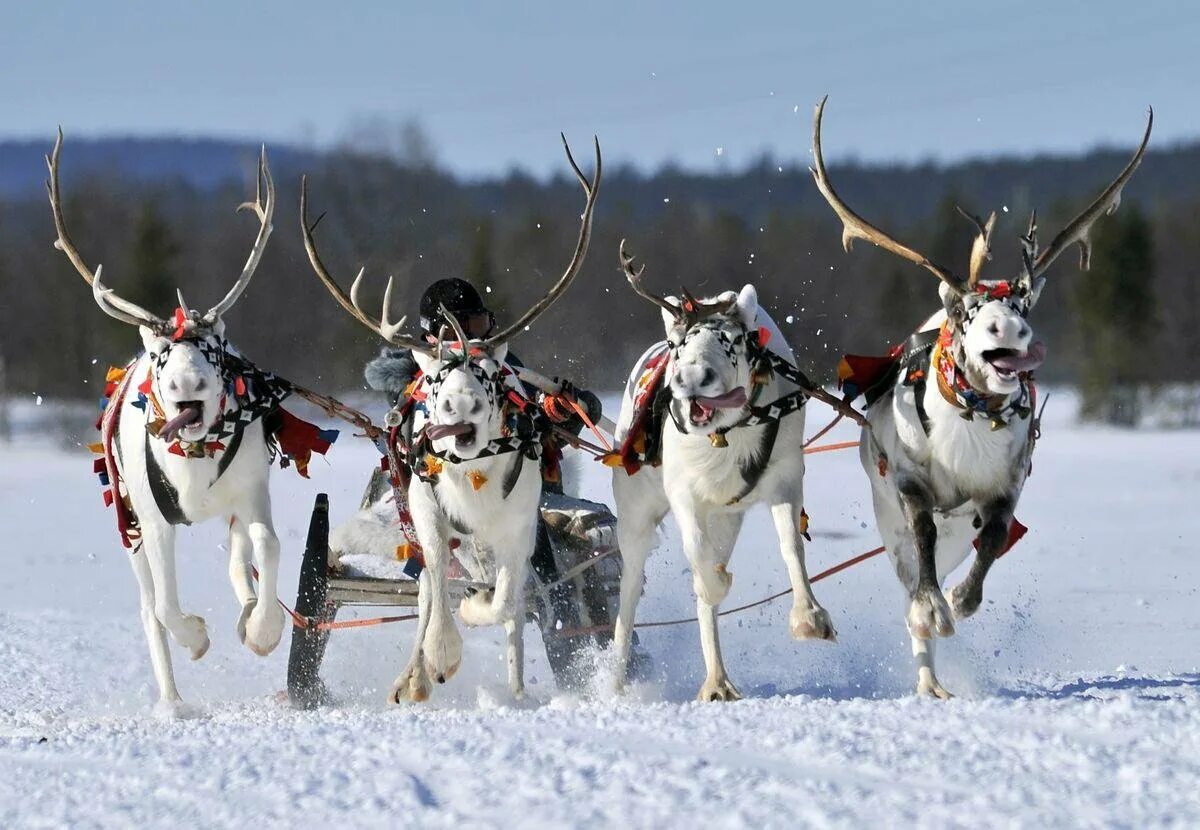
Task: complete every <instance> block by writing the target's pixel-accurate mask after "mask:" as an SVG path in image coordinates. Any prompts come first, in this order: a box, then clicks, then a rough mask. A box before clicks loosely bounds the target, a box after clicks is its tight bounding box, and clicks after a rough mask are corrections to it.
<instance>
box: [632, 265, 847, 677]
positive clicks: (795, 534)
mask: <svg viewBox="0 0 1200 830" xmlns="http://www.w3.org/2000/svg"><path fill="white" fill-rule="evenodd" d="M734 296H736V297H737V304H736V306H735V307H734V308H733V309H731V311H730V312H729V314H728V319H730V320H731V321H739V322H741V323H742V324H743V325H744V326H745V327H746V328H747V329H748V330H749V332H750V336H754V335H755V333H756V332H757V330H758V328H759V327H760V326H765V327H766V328H767V329H768V331H769V332H771V339H770V342H769V343H768V348H770V349H771V350H772V351H774V352H775V353H776V354H779V355H780V356H782V357H784V358H785V359H787V360H789V361H793V362H794V360H795V357H794V355H793V354H792V351H791V349H790V348H789V347H788V345H787V343H786V342H784V340H783V337H782V335H781V334H780V333H779V329H778V327H777V326H776V325H775V323H774V321H772V320H771V319H770V317H769V315H767V313H766V312H765V311H763V310H762V309H760V308H759V307H758V300H757V295H756V293H755V290H754V288H753V286H750V285H747V286H745V287H744V288H743V289H742V291H741V292H740V293H738V294H737V295H734V294H733V293H732V292H726V294H724V295H721V297H722V298H723V299H732V298H733V297H734ZM664 323H665V325H666V329H667V334H668V337H669V338H670V337H676V336H678V335H679V334H680V332H679V331H678V330H676V327H675V321H674V320H673V319H672V318H671V317H670V316H669V315H664ZM664 348H665V344H663V343H660V344H657V345H656V346H654V347H652V348H651V349H650V350H648V351H647V352H646V355H644V356H643V359H642V361H639V363H638V365H636V366H635V367H634V370H633V372H632V374H631V375H630V380H629V383H628V385H627V386H626V389H625V395H624V398H623V400H622V405H621V415H620V417H619V419H618V428H617V432H618V434H617V436H616V438H617V440H618V441H620V440H622V439H623V438H624V436H625V434H626V433H627V432H628V429H629V426H630V423H631V421H632V417H633V396H634V392H635V389H636V383H637V380H638V378H639V377H640V376H641V373H642V369H643V366H644V363H645V361H646V360H647V359H649V357H650V356H652V355H653V354H655V353H659V352H661V351H662V349H664ZM706 369H707V370H709V373H708V374H706V373H705V370H706ZM664 382H666V383H669V384H670V385H671V389H672V393H673V395H675V396H677V397H679V398H682V397H686V396H687V395H690V394H706V395H712V396H716V395H719V394H721V393H723V392H727V391H729V390H731V389H735V388H736V387H738V386H743V387H745V388H747V389H749V384H750V366H749V365H748V363H747V361H746V359H745V356H744V352H742V356H741V357H740V359H739V361H738V365H737V366H731V365H730V361H729V359H728V358H727V357H726V354H725V352H724V350H723V349H722V348H721V346H720V344H719V342H718V341H717V338H716V337H715V336H714V335H712V334H711V333H709V332H704V331H697V332H694V333H693V334H692V335H691V336H690V337H688V339H687V342H686V344H685V345H684V346H683V348H682V349H681V350H680V352H679V354H678V356H677V359H676V360H675V361H673V362H672V366H671V368H670V369H669V370H668V374H667V376H666V378H665V379H664ZM793 389H794V387H792V386H791V385H790V384H788V383H787V382H785V381H781V380H780V379H779V378H775V379H774V380H773V381H772V382H771V383H770V384H769V385H768V386H767V387H766V388H765V389H764V390H763V391H762V393H761V396H760V399H759V403H768V402H770V401H773V400H775V399H776V398H779V397H781V396H782V395H784V394H786V393H787V392H790V391H792V390H793ZM681 409H682V411H683V417H685V418H686V417H687V415H688V412H687V409H686V407H681ZM743 414H744V410H736V411H728V412H718V413H717V415H716V416H715V417H714V419H713V421H712V422H711V423H710V424H707V425H705V426H703V427H695V425H694V424H691V423H690V422H689V425H688V426H689V428H688V433H687V434H685V433H683V432H680V431H679V430H678V429H677V428H676V427H675V425H674V424H672V423H670V422H669V421H668V422H667V423H666V424H665V425H664V427H663V430H664V441H663V463H662V466H661V467H660V468H652V467H649V466H647V467H643V468H642V469H641V470H640V471H639V472H637V473H636V474H635V475H632V476H630V475H628V474H626V472H625V471H624V470H623V469H621V468H617V469H615V470H614V472H613V492H614V495H615V497H616V504H617V515H618V518H619V522H618V524H617V534H618V539H619V543H620V548H621V556H622V559H623V561H624V570H623V572H622V575H621V604H620V612H619V614H618V616H617V624H616V631H615V635H614V648H615V650H616V657H617V671H616V676H617V678H618V684H622V683H623V680H624V677H625V671H626V666H627V664H628V660H629V650H630V644H631V637H632V626H633V622H634V618H635V614H636V611H637V603H638V599H639V598H640V596H641V591H642V581H643V578H644V574H645V565H646V558H647V557H648V556H649V553H650V550H651V548H652V547H653V546H654V542H655V528H656V527H657V525H658V523H659V522H661V521H662V519H663V518H664V517H665V515H666V513H667V511H668V510H670V511H671V512H673V513H674V516H675V519H676V521H677V522H678V524H679V527H680V530H681V532H682V535H683V546H684V552H685V553H686V555H687V558H688V562H689V564H690V565H691V569H692V589H693V591H694V592H695V594H696V613H697V617H699V620H700V638H701V645H702V648H703V653H704V663H705V668H706V672H707V676H706V678H705V681H704V684H703V686H702V687H701V689H700V693H699V695H698V697H699V698H700V699H701V700H734V699H737V698H738V697H740V694H739V693H738V690H737V688H736V687H735V686H734V685H733V683H732V682H731V681H730V679H729V676H728V674H727V673H726V670H725V666H724V662H723V660H722V657H721V649H720V642H719V639H718V635H717V613H718V609H719V606H720V604H721V601H722V600H724V598H725V596H726V594H727V593H728V592H729V588H730V585H731V584H732V582H733V574H732V573H731V572H730V570H729V567H728V565H729V559H730V555H731V553H732V551H733V546H734V543H735V542H736V540H737V535H738V531H739V530H740V528H741V524H742V517H743V514H744V513H745V511H746V509H747V508H749V507H750V506H751V505H752V504H755V503H757V502H764V503H766V504H767V505H769V506H770V508H771V515H772V518H773V519H774V522H775V528H776V531H777V533H778V535H779V542H780V549H781V553H782V555H783V560H784V563H785V564H786V566H787V569H788V576H789V579H790V581H791V584H792V588H793V591H794V605H793V607H792V611H791V617H790V622H791V630H792V634H793V636H795V637H797V638H808V637H819V638H824V639H833V638H834V636H835V632H834V630H833V626H832V625H831V624H830V621H829V615H828V614H827V612H826V611H825V609H823V608H822V607H821V606H820V604H819V603H818V602H817V600H816V598H815V597H814V596H813V593H812V588H811V587H810V585H809V581H808V574H807V571H806V570H805V563H804V538H803V537H802V536H801V534H800V529H801V528H800V511H801V509H802V507H803V505H804V487H803V481H804V455H803V452H802V449H801V447H802V445H803V443H804V410H800V411H799V412H796V413H793V414H791V415H788V416H786V417H785V418H784V419H783V421H782V422H781V425H780V429H779V434H778V437H777V440H776V442H775V447H774V452H773V454H772V457H771V460H770V463H769V465H768V466H767V469H766V471H765V472H764V474H763V476H762V478H761V479H760V480H759V481H758V483H757V485H756V486H755V488H754V490H753V491H752V492H751V493H749V494H748V495H747V496H746V497H744V498H743V499H742V500H741V501H740V502H738V503H737V504H735V505H729V504H728V502H729V501H730V500H731V499H732V498H734V497H736V496H737V495H738V494H739V493H740V492H741V490H742V489H743V486H744V481H743V479H742V476H741V474H740V471H739V462H740V461H742V460H743V459H746V458H748V457H749V456H751V455H752V454H753V453H755V452H757V450H758V448H759V446H760V443H759V442H760V435H761V430H763V429H764V427H744V428H736V429H732V430H730V431H729V433H728V434H727V439H728V442H729V446H728V447H725V448H716V447H713V446H712V444H711V442H710V440H709V438H708V437H707V434H708V433H709V432H711V431H712V430H713V429H715V428H717V427H719V426H722V425H725V424H732V423H735V422H737V421H738V420H740V419H741V417H742V415H743Z"/></svg>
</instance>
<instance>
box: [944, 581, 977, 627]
mask: <svg viewBox="0 0 1200 830" xmlns="http://www.w3.org/2000/svg"><path fill="white" fill-rule="evenodd" d="M982 604H983V589H982V587H976V588H975V589H974V590H972V589H971V588H968V587H966V586H965V583H964V584H962V585H956V586H954V590H953V591H951V592H950V608H951V610H953V611H954V619H956V620H965V619H966V618H967V617H969V616H971V615H972V614H974V613H975V612H976V611H978V610H979V606H980V605H982Z"/></svg>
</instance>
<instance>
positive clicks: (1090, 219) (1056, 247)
mask: <svg viewBox="0 0 1200 830" xmlns="http://www.w3.org/2000/svg"><path fill="white" fill-rule="evenodd" d="M1153 129H1154V108H1153V107H1151V108H1150V114H1149V116H1148V117H1147V119H1146V132H1145V134H1144V135H1143V136H1142V143H1141V144H1140V145H1139V146H1138V148H1137V150H1136V151H1135V152H1134V154H1133V158H1131V159H1130V160H1129V163H1128V164H1126V165H1125V169H1124V170H1122V171H1121V172H1120V174H1118V176H1117V177H1116V178H1115V179H1114V180H1113V181H1112V183H1111V184H1110V185H1109V186H1108V187H1106V188H1104V190H1103V191H1102V192H1101V193H1100V195H1099V196H1097V197H1096V200H1095V201H1093V202H1092V203H1091V204H1090V205H1088V206H1087V208H1086V209H1085V210H1084V211H1083V213H1081V214H1079V215H1078V216H1076V217H1075V218H1074V219H1072V220H1071V222H1070V223H1069V224H1068V225H1067V226H1066V227H1065V228H1063V229H1062V231H1061V232H1060V233H1059V234H1058V236H1056V237H1054V239H1053V240H1051V242H1050V245H1049V246H1047V247H1046V249H1045V250H1044V251H1042V252H1041V253H1040V254H1039V255H1038V256H1037V259H1036V260H1035V261H1034V263H1033V271H1032V273H1031V274H1030V278H1031V279H1037V278H1038V277H1040V276H1041V275H1042V274H1043V273H1045V271H1046V269H1048V268H1049V267H1050V265H1051V264H1052V263H1053V262H1054V260H1056V259H1058V256H1059V254H1061V253H1062V252H1063V251H1065V250H1066V249H1067V248H1069V247H1071V246H1072V245H1074V244H1076V243H1078V244H1079V268H1080V270H1083V271H1086V270H1088V266H1089V265H1091V258H1092V241H1091V238H1090V235H1091V232H1092V226H1093V225H1094V224H1096V220H1098V219H1099V218H1100V217H1101V216H1103V215H1105V214H1110V213H1114V212H1115V211H1116V209H1117V208H1118V207H1119V206H1120V204H1121V191H1122V189H1124V187H1125V185H1126V184H1127V183H1128V182H1129V179H1130V177H1132V176H1133V173H1134V171H1135V170H1137V169H1138V165H1139V164H1141V163H1142V156H1144V155H1146V146H1147V145H1148V144H1149V143H1150V131H1151V130H1153ZM1031 230H1036V227H1034V228H1031Z"/></svg>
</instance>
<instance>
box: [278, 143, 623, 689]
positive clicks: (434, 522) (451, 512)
mask: <svg viewBox="0 0 1200 830" xmlns="http://www.w3.org/2000/svg"><path fill="white" fill-rule="evenodd" d="M594 143H595V151H596V170H595V174H594V178H593V179H592V181H591V182H589V181H588V179H587V177H585V176H584V175H583V172H582V171H581V170H580V169H579V166H578V165H577V164H576V163H575V159H574V158H573V157H572V155H571V149H570V147H569V146H568V145H567V141H566V137H565V136H564V137H563V147H564V148H565V149H566V153H567V161H568V162H569V163H570V165H571V169H572V170H573V171H574V173H575V177H576V178H577V179H578V180H579V184H580V185H581V186H582V188H583V192H584V195H585V197H586V202H585V204H584V208H583V214H582V215H581V218H580V228H579V238H578V241H577V242H576V245H575V252H574V254H573V255H572V256H571V260H570V263H569V264H568V265H567V268H566V270H565V271H563V273H562V276H561V277H559V279H558V281H557V282H556V283H555V284H554V286H553V287H552V288H551V289H550V292H549V293H548V294H546V295H545V296H544V297H542V298H541V299H540V300H538V301H537V302H536V303H534V305H533V306H531V307H530V308H529V309H528V310H527V311H526V312H525V313H524V314H522V315H521V316H520V318H518V319H517V321H516V322H514V323H513V324H512V325H510V326H508V327H507V328H505V329H503V330H502V331H500V332H499V333H497V334H494V335H491V336H488V337H487V338H485V339H470V338H468V337H467V335H466V334H465V333H464V332H463V331H462V330H461V329H460V328H459V327H458V326H457V323H456V322H455V323H454V330H453V332H446V331H443V333H442V338H441V339H440V340H439V341H438V343H437V344H436V345H435V344H434V343H431V342H428V341H426V340H424V339H422V338H419V337H413V336H410V335H407V334H404V333H402V331H401V330H402V328H403V326H404V324H405V321H406V320H407V318H406V317H402V318H401V319H400V320H399V321H398V322H396V323H392V322H391V321H390V319H389V309H390V308H391V299H392V282H393V281H392V278H391V277H389V278H388V282H387V287H386V289H385V290H384V295H383V310H382V314H381V316H380V318H379V319H376V318H375V317H374V316H372V315H371V314H369V313H368V312H366V311H364V310H363V308H362V306H361V304H360V302H359V296H358V292H359V288H360V284H361V282H362V279H363V273H364V271H365V269H360V270H359V272H358V276H357V277H355V279H354V282H353V283H352V285H351V288H350V294H349V296H347V295H346V293H345V292H344V291H343V290H342V289H341V288H340V287H339V284H338V282H337V281H336V280H335V279H333V277H332V276H330V274H329V271H328V269H326V267H325V265H324V264H323V263H322V261H321V258H320V256H319V255H318V253H317V248H316V242H315V241H314V239H313V228H314V227H315V223H314V224H309V222H308V184H307V181H306V180H305V181H303V182H302V185H301V196H300V215H301V228H302V231H303V234H304V244H305V249H306V250H307V251H308V256H309V260H310V262H311V264H312V267H313V270H314V271H315V272H316V275H317V277H318V278H319V279H320V280H321V282H322V283H323V284H324V285H325V287H326V288H327V289H328V290H329V291H330V293H331V294H332V295H333V297H334V299H335V300H337V302H338V304H339V305H341V306H342V308H344V309H345V310H346V311H348V312H349V313H350V314H351V315H352V316H353V317H354V318H355V319H356V320H358V321H359V322H360V323H363V324H364V325H365V326H367V328H369V329H371V330H372V331H374V332H375V333H376V334H378V335H379V336H380V337H382V338H383V339H384V340H385V341H387V342H388V343H391V344H392V345H395V346H401V347H404V348H408V349H411V350H412V353H413V357H414V358H415V359H416V361H417V364H418V366H419V367H420V370H421V380H420V386H419V388H418V389H417V390H416V394H417V396H418V397H421V398H423V401H424V403H423V406H422V407H420V408H419V409H423V410H424V411H423V412H418V414H419V415H422V416H423V422H418V423H414V424H413V428H414V435H415V436H416V437H415V439H414V440H413V442H412V445H411V447H410V448H409V452H408V458H407V462H408V464H409V466H410V470H409V472H410V473H411V476H410V478H409V483H408V487H407V493H406V495H407V498H406V499H405V498H404V496H405V494H404V493H401V494H399V496H400V497H399V498H398V499H397V501H398V503H400V502H402V501H407V504H408V508H409V511H410V512H411V514H412V519H413V522H412V524H413V526H414V528H415V530H416V535H417V540H416V541H417V542H418V543H419V545H420V549H421V551H422V553H423V556H424V561H425V569H424V570H423V571H422V572H421V575H420V587H419V597H418V622H417V636H416V641H415V644H414V646H413V652H412V657H411V659H410V661H409V663H408V665H407V666H406V667H405V669H404V671H403V672H401V674H400V675H399V677H397V678H396V681H395V682H394V683H393V684H392V688H391V691H390V692H389V694H388V700H389V701H390V702H391V703H400V702H402V701H413V702H420V701H424V700H427V699H428V698H429V696H430V694H431V692H432V684H431V682H430V681H431V679H432V680H436V681H437V682H438V683H439V684H440V683H445V682H446V681H447V680H448V679H449V678H451V677H452V676H453V675H454V673H455V672H456V671H457V670H458V667H459V664H460V663H461V661H462V636H461V635H460V634H459V632H458V630H457V628H456V627H455V624H454V617H453V615H452V614H451V612H450V609H449V584H448V580H447V570H448V567H449V564H450V557H451V555H452V553H451V548H450V541H451V537H458V538H460V539H461V538H469V539H470V540H471V541H472V542H473V548H474V558H472V557H471V556H470V555H469V554H467V553H466V552H460V555H459V559H460V561H462V562H463V564H464V566H465V567H466V568H467V570H468V572H470V573H471V575H472V576H473V577H475V578H476V580H477V581H479V582H484V581H487V578H488V577H492V578H493V580H494V581H493V582H492V584H491V585H490V587H485V588H483V589H482V590H479V591H477V592H475V593H473V594H471V595H469V596H466V597H464V598H463V599H462V600H461V602H460V603H459V615H460V616H461V618H462V621H463V623H465V624H466V625H468V626H484V625H497V624H503V626H504V630H505V634H506V638H507V660H508V683H509V689H510V690H511V692H512V694H513V697H514V698H517V699H520V698H521V697H523V696H524V690H525V682H524V640H523V632H524V626H525V587H526V581H527V575H528V571H529V560H530V557H531V556H532V554H533V549H534V543H535V535H536V531H537V518H538V505H539V503H540V499H541V491H542V484H541V475H540V470H539V469H538V463H537V462H538V458H539V457H540V453H541V450H542V443H541V437H540V435H539V431H540V428H541V425H540V424H539V423H537V422H536V420H535V419H531V418H530V417H528V416H523V415H521V413H520V412H519V411H518V410H517V408H515V407H514V401H513V398H514V395H516V396H517V397H518V398H519V396H520V391H519V390H520V387H519V384H518V383H517V381H516V378H515V375H513V373H512V372H511V370H509V369H508V367H507V366H506V365H505V356H506V355H507V353H508V345H507V344H508V341H509V340H511V339H512V338H513V337H514V336H515V335H516V334H518V333H519V332H522V331H524V330H526V328H527V327H528V326H529V325H530V324H532V323H533V321H534V320H536V319H537V318H538V317H539V316H541V314H542V313H543V312H545V311H546V309H548V308H549V307H550V305H551V304H552V303H554V301H555V300H557V299H558V298H559V297H560V296H561V295H562V294H563V292H565V291H566V289H567V288H568V287H569V286H570V284H571V282H572V281H573V280H574V279H575V276H576V274H578V272H579V269H580V267H581V266H582V264H583V259H584V256H585V254H586V253H587V248H588V242H589V240H590V238H591V229H592V211H593V208H594V207H595V204H596V196H597V194H598V193H599V189H600V175H601V158H600V143H599V141H598V140H595V141H594ZM317 221H318V222H319V221H320V219H318V220H317ZM443 316H444V317H445V318H447V319H449V320H451V321H453V320H454V317H453V315H452V314H449V313H446V312H445V311H444V310H443ZM448 341H452V342H448ZM527 461H528V462H533V463H532V464H527V463H526V462H527ZM394 472H398V471H394ZM396 481H397V479H395V478H394V479H393V483H395V482H396ZM460 551H462V549H461V548H460Z"/></svg>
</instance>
